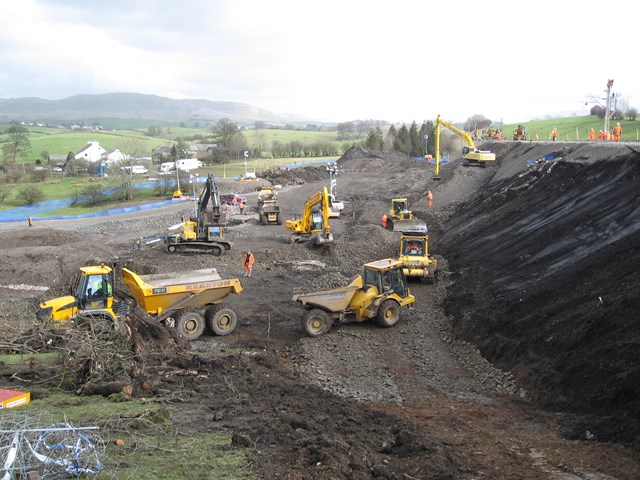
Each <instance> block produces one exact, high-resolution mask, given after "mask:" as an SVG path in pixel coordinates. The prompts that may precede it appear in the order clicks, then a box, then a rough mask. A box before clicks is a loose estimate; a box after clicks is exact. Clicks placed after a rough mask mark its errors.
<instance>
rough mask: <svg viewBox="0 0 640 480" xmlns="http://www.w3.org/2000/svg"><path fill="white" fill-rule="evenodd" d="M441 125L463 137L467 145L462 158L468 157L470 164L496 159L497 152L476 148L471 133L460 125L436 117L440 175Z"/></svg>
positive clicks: (437, 165) (437, 172)
mask: <svg viewBox="0 0 640 480" xmlns="http://www.w3.org/2000/svg"><path fill="white" fill-rule="evenodd" d="M440 125H443V126H444V127H445V128H447V129H449V130H451V131H452V132H453V133H455V134H456V135H457V136H459V137H460V138H462V139H463V140H464V141H465V142H466V144H467V146H466V147H464V148H463V149H462V158H464V159H466V160H467V161H468V162H469V164H478V163H479V164H484V163H486V162H493V161H494V160H495V159H496V154H495V153H491V152H489V151H486V150H478V149H477V148H476V145H475V143H473V139H472V138H471V135H469V134H468V133H467V132H465V131H464V130H460V129H459V128H458V127H456V126H455V125H453V124H452V123H449V122H447V121H446V120H444V119H442V118H440V115H438V118H437V119H436V127H435V137H436V170H435V175H436V176H438V175H439V174H440Z"/></svg>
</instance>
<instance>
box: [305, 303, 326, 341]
mask: <svg viewBox="0 0 640 480" xmlns="http://www.w3.org/2000/svg"><path fill="white" fill-rule="evenodd" d="M302 328H304V330H305V332H307V335H309V336H310V337H319V336H320V335H323V334H325V333H328V332H329V330H331V317H329V314H328V313H327V312H325V311H324V310H320V309H319V308H314V309H313V310H309V311H308V312H307V313H306V314H305V316H304V317H303V319H302Z"/></svg>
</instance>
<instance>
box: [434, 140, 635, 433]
mask: <svg viewBox="0 0 640 480" xmlns="http://www.w3.org/2000/svg"><path fill="white" fill-rule="evenodd" d="M594 150H595V154H593V155H591V154H588V153H587V148H586V147H584V146H580V147H579V148H573V149H572V148H570V147H566V146H565V147H563V148H562V149H561V150H558V151H555V152H552V154H550V155H553V156H554V157H555V161H544V162H541V163H536V164H533V165H532V166H530V167H529V168H528V169H526V170H524V171H522V170H521V173H520V174H519V175H516V176H508V177H507V176H504V172H502V173H503V175H502V176H501V177H500V178H498V179H497V180H495V181H494V182H493V183H490V184H487V185H486V186H485V188H483V189H480V190H478V192H477V194H476V195H475V196H474V198H473V200H472V201H469V202H466V203H464V204H462V205H461V206H460V207H459V208H458V209H457V211H456V212H455V214H454V215H453V216H451V218H450V219H449V220H448V221H447V222H446V224H445V225H444V226H443V234H442V236H441V237H440V239H439V243H438V245H439V248H438V251H439V253H441V254H442V255H443V256H445V257H446V258H447V260H448V263H449V267H450V269H451V271H452V280H453V285H452V286H451V287H450V288H449V291H448V295H447V299H446V311H447V314H449V315H450V316H452V318H453V326H454V331H455V333H456V335H458V336H460V337H461V338H464V339H466V340H468V341H470V342H472V343H474V344H475V345H477V346H478V347H479V348H480V350H481V351H482V353H483V355H484V356H485V357H486V358H488V359H489V360H490V361H492V362H494V363H496V364H497V365H499V366H500V367H502V368H504V369H507V370H509V371H511V372H512V373H513V374H514V376H515V378H516V381H517V383H518V385H520V386H522V387H523V388H525V389H526V390H527V391H528V392H529V394H530V395H531V397H532V399H533V400H534V401H535V402H537V403H538V404H540V405H542V406H544V407H546V408H550V409H557V410H562V411H567V412H573V413H578V414H587V415H588V417H583V421H582V422H581V423H580V424H579V425H575V426H574V427H575V430H576V431H582V432H584V431H586V430H589V431H591V432H596V433H595V434H596V435H597V436H598V438H600V439H602V440H615V441H623V442H625V443H633V442H638V439H640V420H639V419H640V363H639V362H638V358H639V357H638V352H640V323H639V322H638V321H637V319H638V318H639V315H640V274H639V273H638V271H639V269H640V255H639V253H640V251H639V245H640V209H639V208H638V205H639V201H640V197H639V195H640V194H639V192H638V181H639V179H640V155H638V154H637V153H635V152H630V151H629V150H624V149H622V148H620V149H619V150H618V151H617V152H612V151H611V150H605V149H603V148H591V150H590V151H594ZM516 153H517V155H518V156H519V158H522V156H523V154H522V152H516ZM605 153H606V156H607V158H602V157H603V156H604V155H603V154H605ZM525 154H526V152H525ZM530 155H532V156H533V157H534V158H536V155H537V153H535V152H534V153H533V154H531V153H530ZM585 156H586V157H587V158H584V157H585ZM599 156H600V157H601V158H600V159H598V157H599ZM561 157H562V158H561ZM580 157H583V158H580ZM515 158H516V155H514V154H513V153H511V154H510V155H504V157H503V158H502V160H501V164H502V165H505V164H508V162H510V161H511V162H513V163H514V164H515V163H516V160H515ZM524 158H527V157H524ZM507 168H517V167H516V166H515V165H512V166H509V167H507ZM496 177H497V176H496Z"/></svg>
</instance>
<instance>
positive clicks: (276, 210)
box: [258, 188, 282, 225]
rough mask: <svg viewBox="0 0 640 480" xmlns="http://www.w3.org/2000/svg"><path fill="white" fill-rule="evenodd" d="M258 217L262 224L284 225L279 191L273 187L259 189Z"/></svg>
mask: <svg viewBox="0 0 640 480" xmlns="http://www.w3.org/2000/svg"><path fill="white" fill-rule="evenodd" d="M258 218H259V220H260V224H261V225H282V217H281V216H280V206H279V205H278V193H277V192H276V191H274V190H273V189H272V188H262V189H260V191H258Z"/></svg>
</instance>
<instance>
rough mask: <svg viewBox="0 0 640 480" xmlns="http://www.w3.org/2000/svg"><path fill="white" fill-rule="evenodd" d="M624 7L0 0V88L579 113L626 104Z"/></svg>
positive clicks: (344, 110) (633, 35)
mask: <svg viewBox="0 0 640 480" xmlns="http://www.w3.org/2000/svg"><path fill="white" fill-rule="evenodd" d="M638 13H640V7H638V3H637V1H627V0H622V1H618V2H616V3H607V2H595V1H592V0H581V1H574V0H553V1H549V0H538V1H533V2H513V1H501V0H500V1H494V2H486V1H482V2H481V1H468V0H462V1H437V2H434V1H428V0H405V1H402V0H398V1H395V2H392V1H384V2H382V1H379V0H339V1H338V0H323V1H320V2H311V1H308V0H307V1H305V0H179V1H169V0H109V1H104V0H77V1H74V0H4V1H3V2H2V15H1V16H0V98H18V97H40V98H45V99H50V100H55V99H60V98H65V97H68V96H71V95H75V94H80V93H94V94H99V93H112V92H137V93H146V94H154V95H160V96H166V97H170V98H205V99H209V100H222V101H232V102H241V103H247V104H250V105H252V106H254V107H259V108H264V109H267V110H270V111H273V112H276V113H295V114H299V115H302V116H305V117H308V118H310V119H313V120H325V121H336V122H343V121H347V120H356V119H362V120H364V119H379V120H387V121H390V122H405V123H410V122H411V121H414V120H415V121H416V122H418V123H420V122H422V121H424V120H434V119H435V117H436V116H437V115H438V114H442V116H443V118H445V119H447V120H450V121H455V122H458V121H463V120H465V119H467V118H468V117H470V116H471V115H474V114H482V115H484V116H486V117H488V118H490V119H491V120H493V121H494V122H498V121H500V120H503V121H504V122H507V123H512V122H517V121H525V120H529V119H532V118H543V117H544V116H545V115H552V116H553V115H563V114H564V115H566V114H568V113H569V112H586V111H588V109H589V108H590V107H591V105H592V104H593V103H592V102H591V101H590V99H591V98H592V97H604V96H605V90H606V83H607V79H609V78H612V79H614V81H615V83H614V91H615V92H617V93H619V94H620V95H621V97H620V98H621V99H622V100H623V101H624V100H626V101H627V102H628V103H629V104H630V106H633V107H636V108H638V107H640V81H639V78H638V77H639V74H640V68H639V67H638V62H639V61H638V51H637V50H638V43H639V41H638V36H637V34H638V23H637V22H638V18H639V16H638ZM587 101H590V104H589V105H588V106H585V102H587ZM602 102H604V99H603V100H602Z"/></svg>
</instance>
